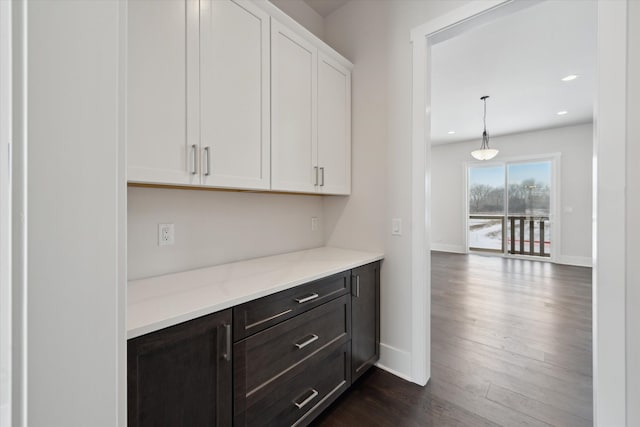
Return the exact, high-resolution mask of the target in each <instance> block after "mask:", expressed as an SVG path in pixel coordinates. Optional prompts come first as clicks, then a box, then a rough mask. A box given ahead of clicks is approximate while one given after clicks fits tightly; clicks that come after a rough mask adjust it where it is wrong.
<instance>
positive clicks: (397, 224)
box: [391, 218, 402, 236]
mask: <svg viewBox="0 0 640 427" xmlns="http://www.w3.org/2000/svg"><path fill="white" fill-rule="evenodd" d="M391 234H392V235H394V236H402V218H392V219H391Z"/></svg>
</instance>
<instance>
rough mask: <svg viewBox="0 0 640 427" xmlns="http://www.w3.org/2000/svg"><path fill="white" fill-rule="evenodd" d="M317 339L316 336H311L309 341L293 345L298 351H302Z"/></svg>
mask: <svg viewBox="0 0 640 427" xmlns="http://www.w3.org/2000/svg"><path fill="white" fill-rule="evenodd" d="M318 338H319V337H318V336H317V335H316V334H311V337H310V338H309V339H307V340H306V341H303V342H297V343H295V346H296V347H298V350H302V349H303V348H305V347H306V346H308V345H309V344H311V343H312V342H314V341H317V340H318Z"/></svg>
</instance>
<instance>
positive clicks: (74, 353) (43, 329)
mask: <svg viewBox="0 0 640 427" xmlns="http://www.w3.org/2000/svg"><path fill="white" fill-rule="evenodd" d="M119 3H120V2H116V1H93V2H79V1H75V0H58V1H55V2H49V1H33V2H29V3H28V6H27V9H26V10H27V14H26V25H27V27H26V28H27V29H26V31H27V33H26V37H27V41H28V44H27V64H28V68H27V70H26V71H27V73H28V77H27V84H28V89H27V91H28V98H27V109H26V118H25V117H23V116H22V115H21V113H22V111H21V110H20V109H17V110H16V109H14V114H16V115H20V121H18V123H22V121H21V120H23V119H26V120H27V122H26V123H27V124H26V129H25V130H26V133H24V134H23V133H22V131H20V132H18V131H16V135H17V136H18V137H17V138H16V139H15V140H14V143H15V146H14V154H16V155H17V156H18V159H20V158H21V156H23V155H24V156H25V157H24V159H23V160H24V164H23V163H22V162H21V161H19V160H16V159H14V167H15V172H16V175H17V176H19V179H17V180H15V181H14V185H15V187H14V191H15V192H16V193H18V194H17V198H16V200H18V201H21V199H22V196H25V197H26V203H25V204H24V205H23V204H22V203H21V202H20V203H16V204H14V209H15V211H14V218H15V219H16V222H15V223H14V227H15V228H14V230H20V231H19V232H16V234H15V237H16V239H18V238H20V240H21V242H18V243H17V244H16V246H14V257H15V261H16V263H17V264H18V268H14V271H15V272H17V273H16V275H15V279H16V287H15V289H16V290H19V291H20V292H22V295H23V297H24V300H22V301H21V304H23V305H22V306H21V310H24V312H23V314H24V317H23V318H22V319H24V321H25V323H24V325H22V326H24V328H25V329H24V333H25V334H26V341H25V347H24V348H23V350H25V351H27V355H26V364H25V365H24V366H22V365H21V366H20V370H16V372H21V370H22V369H24V373H25V375H26V378H23V379H26V381H27V382H26V397H27V400H26V412H25V413H24V414H25V415H26V417H27V418H26V419H22V420H21V422H18V421H14V423H15V424H14V425H23V424H22V423H25V424H24V425H27V424H26V423H28V425H29V426H32V427H40V426H46V427H56V426H60V427H74V426H78V427H79V426H96V427H99V426H105V427H107V426H110V427H111V426H114V425H117V424H118V421H119V420H120V421H121V420H122V418H119V416H120V415H122V413H123V410H124V411H126V409H125V408H123V407H122V406H120V407H119V406H118V402H119V399H120V398H124V394H123V393H122V391H123V389H124V388H123V387H122V384H123V382H126V374H125V372H126V371H125V370H124V369H125V366H124V365H123V364H120V362H121V361H122V356H123V354H125V353H124V350H125V347H124V345H125V337H126V332H125V330H124V327H123V325H124V324H123V322H122V321H123V320H124V312H122V311H120V310H119V308H120V307H121V304H122V303H123V301H124V300H123V299H122V295H123V292H122V291H123V290H124V286H125V282H124V280H123V279H124V277H123V276H121V274H120V272H122V271H124V270H123V268H124V267H123V266H121V265H119V252H120V253H123V252H124V248H125V246H124V242H120V241H119V238H120V236H122V230H124V224H122V223H120V222H119V221H120V220H121V219H123V218H124V213H125V209H124V203H123V202H124V201H125V199H124V174H123V173H122V171H123V169H122V167H121V166H122V164H123V160H124V157H123V156H122V152H123V148H124V144H123V143H122V140H121V139H120V138H119V129H118V122H119V114H120V112H119V108H118V107H119V89H120V86H119V85H120V81H119V80H118V77H119V63H118V57H119V50H118V49H119V39H118V36H119V33H118V28H119V25H118V19H119V15H118V14H119ZM14 5H17V6H19V7H22V6H24V4H21V3H20V2H15V3H14ZM17 22H20V21H14V24H16V23H17ZM20 40H22V37H21V38H20ZM18 46H19V43H18ZM16 87H19V85H17V86H16ZM18 105H19V102H18ZM25 138H26V139H25ZM120 191H122V192H120ZM121 196H122V197H121ZM25 208H26V209H25ZM22 239H24V240H22ZM16 248H18V250H16ZM22 248H24V249H25V251H24V252H22ZM23 273H24V275H23ZM14 307H15V306H14ZM16 354H18V355H20V353H16ZM124 413H126V412H124ZM14 415H16V416H17V415H18V414H16V413H14Z"/></svg>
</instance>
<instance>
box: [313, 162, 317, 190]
mask: <svg viewBox="0 0 640 427" xmlns="http://www.w3.org/2000/svg"><path fill="white" fill-rule="evenodd" d="M313 173H314V175H315V177H316V178H315V181H314V182H313V185H315V186H316V187H317V186H318V167H317V166H314V167H313Z"/></svg>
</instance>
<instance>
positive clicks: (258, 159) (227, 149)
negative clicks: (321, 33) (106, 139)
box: [126, 0, 352, 194]
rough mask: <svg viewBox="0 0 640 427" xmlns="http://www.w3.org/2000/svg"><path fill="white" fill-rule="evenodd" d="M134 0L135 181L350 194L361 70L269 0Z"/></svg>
mask: <svg viewBox="0 0 640 427" xmlns="http://www.w3.org/2000/svg"><path fill="white" fill-rule="evenodd" d="M126 1H127V28H126V37H127V50H126V52H127V53H126V55H127V56H126V67H127V82H126V98H127V123H126V125H127V146H128V159H127V167H128V168H127V170H128V173H127V179H128V181H129V182H132V183H143V184H156V185H183V186H205V187H219V188H232V189H248V190H273V191H287V192H299V193H319V194H350V191H351V71H350V69H351V67H352V64H350V63H349V61H347V60H345V59H344V58H342V57H341V56H340V55H338V54H337V53H336V52H335V51H333V50H332V49H331V48H329V47H328V46H326V44H324V43H323V42H321V41H320V40H319V39H318V38H317V37H315V36H313V35H312V34H311V33H309V32H308V31H306V30H305V29H304V28H302V27H301V26H300V25H299V24H297V23H295V22H294V21H293V20H291V18H289V17H287V16H286V15H284V14H283V13H282V12H281V11H280V10H279V9H277V8H276V7H275V6H274V5H273V4H271V3H270V2H268V1H263V0H126Z"/></svg>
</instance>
